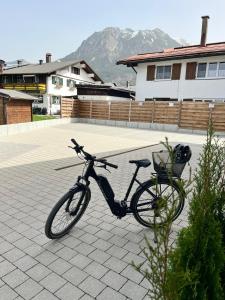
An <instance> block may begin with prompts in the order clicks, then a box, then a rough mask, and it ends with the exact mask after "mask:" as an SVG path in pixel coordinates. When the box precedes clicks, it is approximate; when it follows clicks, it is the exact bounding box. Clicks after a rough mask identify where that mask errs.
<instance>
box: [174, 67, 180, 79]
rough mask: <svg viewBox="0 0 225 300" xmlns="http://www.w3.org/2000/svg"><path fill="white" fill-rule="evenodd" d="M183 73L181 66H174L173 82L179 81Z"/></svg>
mask: <svg viewBox="0 0 225 300" xmlns="http://www.w3.org/2000/svg"><path fill="white" fill-rule="evenodd" d="M180 72H181V64H173V70H172V80H179V79H180Z"/></svg>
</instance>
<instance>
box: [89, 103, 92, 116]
mask: <svg viewBox="0 0 225 300" xmlns="http://www.w3.org/2000/svg"><path fill="white" fill-rule="evenodd" d="M91 117H92V101H91V102H90V114H89V118H90V119H91Z"/></svg>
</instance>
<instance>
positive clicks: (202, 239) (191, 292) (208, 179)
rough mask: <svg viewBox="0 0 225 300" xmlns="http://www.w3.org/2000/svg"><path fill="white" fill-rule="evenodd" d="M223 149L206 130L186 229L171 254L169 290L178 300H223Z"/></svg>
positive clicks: (224, 257)
mask: <svg viewBox="0 0 225 300" xmlns="http://www.w3.org/2000/svg"><path fill="white" fill-rule="evenodd" d="M224 160H225V148H224V145H221V143H220V142H219V140H217V139H215V138H214V136H213V132H212V130H211V129H209V132H208V135H207V141H206V144H205V145H204V147H203V151H202V154H201V156H200V160H199V168H198V170H197V172H196V174H195V176H194V190H193V196H192V199H191V201H190V212H189V226H188V227H187V228H185V229H183V230H182V231H181V232H180V235H179V237H178V240H177V245H176V248H175V249H174V250H173V251H172V252H171V254H170V268H169V272H168V288H169V289H170V290H171V289H174V290H176V298H177V299H180V300H191V299H196V300H197V299H198V300H222V299H224V291H223V280H224V278H222V276H223V275H224V266H225V256H224V237H223V231H222V230H224V212H223V209H224V188H223V186H224V185H223V173H224Z"/></svg>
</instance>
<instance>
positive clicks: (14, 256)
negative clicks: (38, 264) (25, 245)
mask: <svg viewBox="0 0 225 300" xmlns="http://www.w3.org/2000/svg"><path fill="white" fill-rule="evenodd" d="M3 256H4V257H5V258H6V259H7V260H8V261H10V262H15V261H17V260H18V259H20V258H21V257H23V256H25V253H24V252H23V251H21V250H20V249H17V248H13V249H11V250H9V251H8V252H6V253H4V254H3Z"/></svg>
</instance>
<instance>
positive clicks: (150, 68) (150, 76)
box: [147, 65, 155, 81]
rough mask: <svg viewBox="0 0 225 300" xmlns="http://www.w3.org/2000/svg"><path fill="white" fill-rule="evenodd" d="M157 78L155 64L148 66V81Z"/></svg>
mask: <svg viewBox="0 0 225 300" xmlns="http://www.w3.org/2000/svg"><path fill="white" fill-rule="evenodd" d="M154 79H155V65H151V66H147V81H149V80H154Z"/></svg>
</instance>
